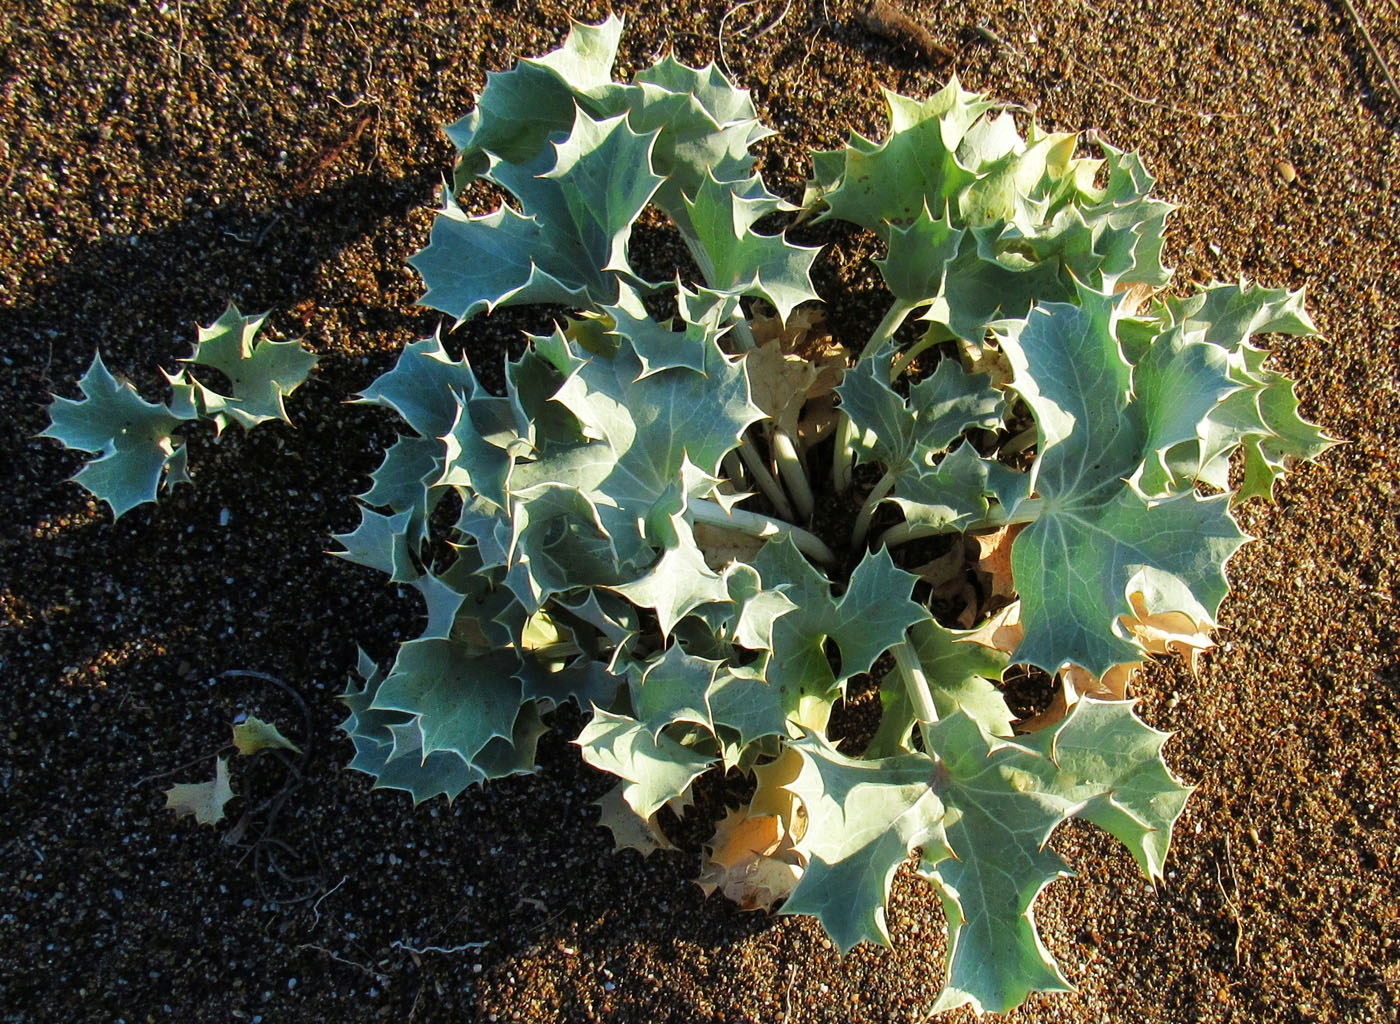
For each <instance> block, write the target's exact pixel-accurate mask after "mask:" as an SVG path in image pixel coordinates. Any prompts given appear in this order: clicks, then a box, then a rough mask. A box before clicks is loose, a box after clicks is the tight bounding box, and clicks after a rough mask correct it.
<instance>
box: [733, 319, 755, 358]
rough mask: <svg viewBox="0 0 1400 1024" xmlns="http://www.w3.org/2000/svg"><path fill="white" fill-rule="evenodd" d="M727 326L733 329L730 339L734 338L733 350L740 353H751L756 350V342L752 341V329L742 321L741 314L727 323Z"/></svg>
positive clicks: (746, 322)
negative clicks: (735, 349)
mask: <svg viewBox="0 0 1400 1024" xmlns="http://www.w3.org/2000/svg"><path fill="white" fill-rule="evenodd" d="M729 324H730V326H731V327H733V328H734V333H733V334H732V337H733V338H734V347H735V348H737V349H738V350H739V351H740V352H752V351H753V350H754V349H756V348H758V342H757V341H755V340H754V336H753V328H751V327H750V326H749V322H748V321H747V320H745V319H744V317H743V314H742V313H740V314H739V315H738V316H736V317H734V319H733V320H731V321H729Z"/></svg>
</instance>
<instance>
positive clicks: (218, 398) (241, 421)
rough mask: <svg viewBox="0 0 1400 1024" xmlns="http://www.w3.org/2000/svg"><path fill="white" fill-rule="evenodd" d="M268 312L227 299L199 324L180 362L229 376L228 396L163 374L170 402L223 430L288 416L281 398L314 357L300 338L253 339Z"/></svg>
mask: <svg viewBox="0 0 1400 1024" xmlns="http://www.w3.org/2000/svg"><path fill="white" fill-rule="evenodd" d="M266 318H267V314H265V313H264V314H261V315H258V316H243V315H242V314H241V313H239V311H238V307H237V306H235V305H233V303H229V306H228V309H226V310H224V313H223V315H222V316H220V317H219V319H217V320H215V321H214V322H213V323H212V324H210V325H209V326H208V327H201V328H199V341H198V343H197V344H196V345H195V349H194V354H193V355H192V356H190V357H189V358H188V359H182V360H181V362H183V363H185V364H186V365H187V366H207V367H209V368H211V369H214V370H218V371H219V372H220V373H222V374H223V375H224V376H225V377H227V378H228V381H229V384H230V388H231V390H232V392H233V393H232V394H231V395H224V394H220V393H219V392H217V391H214V390H213V389H212V388H209V387H207V386H206V385H204V384H202V383H200V382H199V381H198V380H196V379H194V378H193V377H190V376H188V374H187V373H186V372H185V371H183V370H182V371H180V373H178V374H176V375H175V376H174V377H170V376H169V375H167V379H168V380H169V381H170V384H171V387H173V388H174V389H175V400H174V402H172V407H174V408H181V407H184V408H185V409H186V410H187V411H189V412H190V414H191V416H193V415H195V414H196V413H197V414H198V415H199V416H202V417H206V418H209V419H212V420H213V421H214V425H215V427H216V428H217V429H218V430H220V431H222V430H223V429H224V427H226V426H227V425H228V424H229V422H230V421H232V422H234V423H237V424H238V425H239V426H240V427H242V428H243V429H244V430H251V429H252V428H253V427H255V426H257V425H258V424H259V423H264V422H266V421H267V420H282V421H283V422H287V423H290V422H291V421H290V420H288V419H287V410H286V408H285V407H284V406H283V402H282V400H283V399H284V398H285V397H286V396H287V395H290V394H291V393H292V392H293V391H295V390H296V389H297V388H298V387H300V386H301V384H302V383H303V382H304V381H305V380H306V377H307V374H309V373H310V372H311V369H312V367H314V366H315V365H316V356H315V355H313V354H312V353H311V352H309V351H307V349H306V348H305V347H304V346H303V345H302V344H301V342H299V341H267V340H261V341H259V340H258V337H257V335H258V331H259V330H261V328H262V325H263V321H264V320H265V319H266Z"/></svg>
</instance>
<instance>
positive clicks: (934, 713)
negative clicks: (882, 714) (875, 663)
mask: <svg viewBox="0 0 1400 1024" xmlns="http://www.w3.org/2000/svg"><path fill="white" fill-rule="evenodd" d="M890 653H892V654H893V655H894V663H895V667H896V668H897V669H898V670H899V677H900V678H901V679H903V680H904V689H905V690H906V691H907V692H908V694H909V702H910V703H911V704H913V706H914V718H915V719H916V720H917V721H918V723H919V735H920V736H922V737H923V740H924V752H925V753H926V754H930V755H931V754H932V753H933V744H932V742H930V737H929V726H931V725H933V723H935V722H937V721H938V709H937V708H936V707H935V706H934V703H933V693H932V691H931V690H930V689H929V685H928V676H927V675H925V674H924V666H923V664H922V663H921V662H920V661H919V655H918V652H917V651H915V650H914V645H913V644H911V643H910V642H909V638H908V636H906V637H905V638H904V639H903V640H901V641H900V642H899V643H897V644H895V645H894V647H892V648H891V649H890Z"/></svg>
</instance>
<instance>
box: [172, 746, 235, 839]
mask: <svg viewBox="0 0 1400 1024" xmlns="http://www.w3.org/2000/svg"><path fill="white" fill-rule="evenodd" d="M233 796H234V794H233V787H232V786H230V785H229V782H228V758H225V757H221V758H219V760H218V764H217V766H216V767H215V769H214V780H213V781H212V782H182V783H180V784H179V785H175V786H171V787H170V788H169V789H167V790H166V791H165V806H166V808H167V809H168V810H172V811H174V812H175V813H176V814H190V815H193V816H194V820H195V821H197V822H199V823H200V824H201V825H213V824H215V823H216V822H218V821H221V820H222V819H223V816H224V804H226V803H228V802H229V801H230V800H232V799H233Z"/></svg>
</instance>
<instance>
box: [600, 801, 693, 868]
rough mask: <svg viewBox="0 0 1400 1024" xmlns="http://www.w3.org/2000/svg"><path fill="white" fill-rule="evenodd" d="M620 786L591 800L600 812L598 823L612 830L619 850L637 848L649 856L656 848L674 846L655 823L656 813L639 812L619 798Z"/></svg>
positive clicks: (615, 844) (662, 848)
mask: <svg viewBox="0 0 1400 1024" xmlns="http://www.w3.org/2000/svg"><path fill="white" fill-rule="evenodd" d="M622 789H623V786H622V785H618V786H614V787H613V788H612V789H610V790H608V791H607V792H606V793H605V794H603V796H602V798H601V799H599V800H596V801H594V806H595V807H597V808H598V809H599V811H601V812H602V813H601V814H599V816H598V824H599V825H602V826H603V827H604V828H606V829H607V830H608V831H609V832H611V833H612V835H613V845H614V846H615V847H616V848H617V849H619V850H622V849H628V848H630V849H633V850H636V851H637V852H639V853H640V854H641V855H642V856H643V857H650V856H651V855H652V854H653V853H655V852H656V851H657V850H674V849H675V847H674V846H672V845H671V843H670V841H669V840H667V838H666V836H665V835H664V834H663V833H662V831H661V827H660V826H659V825H658V824H657V822H656V815H652V816H651V817H650V818H643V817H641V816H639V815H638V814H637V812H636V811H634V810H632V808H631V807H630V806H628V804H627V801H626V800H624V799H623V798H622Z"/></svg>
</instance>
